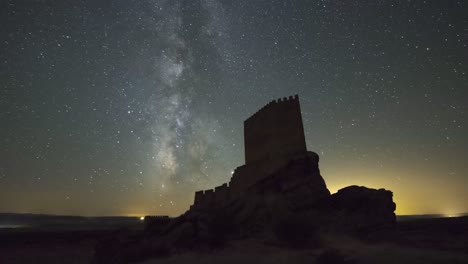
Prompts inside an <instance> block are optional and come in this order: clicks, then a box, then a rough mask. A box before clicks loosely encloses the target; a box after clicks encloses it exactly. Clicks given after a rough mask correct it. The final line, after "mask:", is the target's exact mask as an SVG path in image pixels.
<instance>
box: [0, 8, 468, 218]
mask: <svg viewBox="0 0 468 264" xmlns="http://www.w3.org/2000/svg"><path fill="white" fill-rule="evenodd" d="M467 13H468V3H467V2H466V1H454V0H449V1H421V0H415V1H383V0H378V1H356V0H350V1H338V0H322V1H317V0H310V1H305V0H304V1H299V0H298V1H295V0H284V1H279V0H271V1H250V0H239V1H224V0H184V1H182V0H113V1H110V0H98V1H94V0H93V1H91V0H88V1H83V0H60V1H58V0H56V1H26V0H18V1H13V0H4V1H1V3H0V24H1V25H2V26H1V27H0V36H1V38H0V127H1V129H0V212H28V213H51V214H75V215H135V216H136V215H146V214H154V215H171V216H176V215H178V214H180V213H183V212H184V211H185V210H187V209H188V207H189V205H190V204H192V202H193V193H194V191H196V190H200V189H210V188H213V187H214V186H217V185H220V184H222V183H224V182H228V181H229V179H230V177H231V173H232V171H233V170H234V169H235V168H236V167H237V166H240V165H242V164H244V147H243V121H244V120H245V119H246V118H248V117H249V116H250V115H251V114H253V113H254V112H255V111H257V110H258V109H259V108H261V107H262V106H263V105H264V104H266V103H268V102H269V101H271V100H273V99H276V98H280V97H284V96H289V95H294V94H299V97H300V102H301V107H302V116H303V119H304V127H305V135H306V141H307V146H308V149H309V150H312V151H315V152H317V153H318V154H319V155H320V156H321V162H320V168H321V172H322V175H323V177H324V179H325V181H326V182H327V185H328V188H329V189H330V191H331V192H336V191H337V190H338V189H340V188H342V187H345V186H348V185H352V184H357V185H365V186H369V187H372V188H386V189H390V190H392V191H393V192H394V200H395V202H396V203H397V211H396V213H397V214H425V213H441V214H447V215H450V214H457V213H463V212H468V202H467V201H468V191H467V188H466V187H467V186H468V167H467V158H468V123H467V121H468V113H467V102H468V47H467V45H468V16H467V15H466V14H467Z"/></svg>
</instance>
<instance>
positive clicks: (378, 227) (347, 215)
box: [331, 186, 396, 233]
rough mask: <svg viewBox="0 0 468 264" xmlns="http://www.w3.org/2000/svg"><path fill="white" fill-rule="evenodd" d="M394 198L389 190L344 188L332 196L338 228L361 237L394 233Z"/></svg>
mask: <svg viewBox="0 0 468 264" xmlns="http://www.w3.org/2000/svg"><path fill="white" fill-rule="evenodd" d="M392 197H393V194H392V192H391V191H388V190H385V189H379V190H375V189H369V188H366V187H362V186H349V187H346V188H343V189H341V190H339V191H338V192H337V193H335V194H333V195H332V196H331V206H332V209H333V211H334V212H333V215H334V216H335V224H336V225H337V226H340V227H345V228H347V229H349V230H354V231H357V232H360V233H371V232H377V231H383V230H391V229H394V228H395V226H396V216H395V213H394V211H395V209H396V205H395V203H394V202H393V199H392Z"/></svg>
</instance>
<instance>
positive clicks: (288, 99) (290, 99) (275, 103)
mask: <svg viewBox="0 0 468 264" xmlns="http://www.w3.org/2000/svg"><path fill="white" fill-rule="evenodd" d="M288 102H297V103H299V95H297V94H296V95H294V96H292V95H291V96H289V97H282V98H278V99H275V100H272V101H270V102H268V103H267V104H266V105H264V106H263V107H262V108H260V109H259V110H258V111H257V112H255V113H254V114H253V115H251V116H250V117H249V118H247V119H246V120H245V121H244V123H246V122H252V121H253V120H254V119H255V118H257V117H258V116H260V115H262V113H264V112H267V111H268V110H269V108H271V107H277V106H278V104H282V103H288Z"/></svg>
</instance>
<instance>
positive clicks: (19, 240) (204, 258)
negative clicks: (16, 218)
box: [0, 216, 468, 264]
mask: <svg viewBox="0 0 468 264" xmlns="http://www.w3.org/2000/svg"><path fill="white" fill-rule="evenodd" d="M140 227H141V226H140ZM140 227H139V226H136V225H134V224H132V225H129V226H128V230H127V231H126V232H131V233H133V234H134V235H135V236H138V235H139V234H140V233H141V232H142V231H141V230H142V229H141V228H140ZM84 229H85V228H84ZM114 232H115V231H114V230H109V229H99V230H89V229H88V230H86V229H85V230H83V229H82V230H80V231H76V230H75V231H71V230H68V231H67V230H63V229H56V230H45V229H34V228H29V229H28V228H26V229H21V228H12V229H0V263H91V262H92V260H93V254H94V247H95V245H96V243H97V242H98V241H100V240H102V239H103V238H106V237H109V236H112V234H113V233H114ZM321 240H322V242H321V245H320V246H314V247H303V248H288V247H285V246H283V245H280V244H278V243H275V242H274V241H273V240H271V239H268V238H265V239H256V240H237V241H231V242H229V243H228V245H227V246H226V247H224V248H218V249H216V250H204V251H194V252H180V253H178V254H173V255H172V256H170V257H165V258H159V259H150V260H146V261H144V262H143V263H189V262H190V263H191V264H196V263H241V262H243V263H256V264H260V263H468V217H466V216H465V217H454V218H435V219H417V220H411V221H400V222H399V223H398V234H396V235H395V236H394V237H392V238H389V239H386V240H384V241H378V242H376V241H369V240H362V239H356V238H349V237H345V236H340V235H336V234H326V235H324V236H323V237H322V239H321ZM324 255H328V256H330V255H331V259H333V258H335V259H337V260H340V259H341V260H343V261H344V262H343V261H342V262H323V260H324V259H325V258H324V257H323V256H324Z"/></svg>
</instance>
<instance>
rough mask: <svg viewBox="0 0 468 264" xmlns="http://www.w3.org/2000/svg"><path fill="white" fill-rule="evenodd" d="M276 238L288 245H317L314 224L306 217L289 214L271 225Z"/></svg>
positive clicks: (317, 238)
mask: <svg viewBox="0 0 468 264" xmlns="http://www.w3.org/2000/svg"><path fill="white" fill-rule="evenodd" d="M273 233H274V234H275V236H276V238H277V239H278V240H279V241H281V242H283V243H285V244H286V245H288V246H293V247H303V246H318V245H319V236H318V232H317V228H316V227H315V225H314V224H313V223H312V222H311V221H309V220H308V219H307V218H303V217H300V216H295V215H290V216H288V217H285V218H284V219H281V220H280V221H278V223H277V224H275V225H274V227H273Z"/></svg>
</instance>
